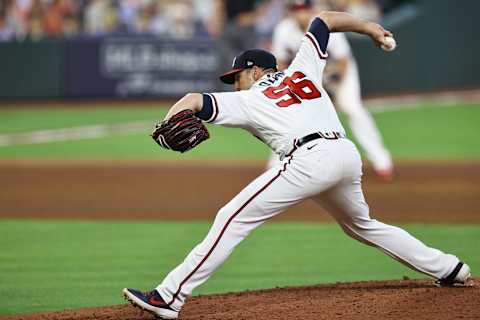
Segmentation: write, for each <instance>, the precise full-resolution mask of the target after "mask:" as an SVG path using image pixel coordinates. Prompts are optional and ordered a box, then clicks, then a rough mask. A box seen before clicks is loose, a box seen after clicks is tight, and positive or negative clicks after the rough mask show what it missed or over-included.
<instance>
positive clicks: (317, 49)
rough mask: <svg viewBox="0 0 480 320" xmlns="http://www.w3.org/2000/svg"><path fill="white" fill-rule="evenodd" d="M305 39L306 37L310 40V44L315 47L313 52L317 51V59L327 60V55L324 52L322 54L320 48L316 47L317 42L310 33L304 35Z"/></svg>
mask: <svg viewBox="0 0 480 320" xmlns="http://www.w3.org/2000/svg"><path fill="white" fill-rule="evenodd" d="M305 37H307V39H308V40H310V42H311V43H312V44H313V46H314V47H315V50H316V51H317V54H318V57H319V58H320V59H322V60H325V59H327V58H328V54H327V53H326V52H325V53H324V52H322V50H320V46H319V45H318V42H317V40H316V39H315V37H314V36H313V35H312V34H311V33H310V32H307V33H306V34H305Z"/></svg>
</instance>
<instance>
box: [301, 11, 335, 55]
mask: <svg viewBox="0 0 480 320" xmlns="http://www.w3.org/2000/svg"><path fill="white" fill-rule="evenodd" d="M305 36H306V37H307V39H309V40H310V42H312V44H313V46H314V47H315V50H316V51H317V53H318V56H319V58H320V59H326V58H327V57H328V54H327V46H328V40H329V39H330V30H329V29H328V26H327V24H326V23H325V22H324V21H323V20H322V19H320V18H315V19H314V20H313V21H312V23H311V24H310V28H308V32H307V33H306V34H305Z"/></svg>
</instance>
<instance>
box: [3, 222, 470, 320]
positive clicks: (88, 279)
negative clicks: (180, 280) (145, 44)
mask: <svg viewBox="0 0 480 320" xmlns="http://www.w3.org/2000/svg"><path fill="white" fill-rule="evenodd" d="M208 227H209V224H208V223H203V222H202V223H194V222H192V223H166V222H80V221H45V220H32V221H26V220H0V234H1V235H2V236H1V237H0V245H1V247H2V250H1V251H0V261H1V264H0V283H1V286H0V297H1V299H0V314H18V313H29V312H36V311H43V310H62V309H65V308H67V309H69V308H79V307H87V306H102V305H112V304H120V303H122V299H121V289H122V288H123V287H126V286H128V287H137V288H141V289H150V288H152V287H154V286H156V285H157V284H158V282H159V281H161V280H162V278H163V277H164V276H165V275H166V274H167V272H168V271H170V270H171V269H172V268H173V267H175V266H176V265H177V264H178V263H180V262H181V261H182V260H183V258H184V257H185V255H186V254H187V253H188V252H189V250H190V249H191V248H192V247H193V246H194V245H195V244H196V243H197V242H199V241H200V240H201V239H202V238H203V236H204V235H205V233H206V232H207V231H208ZM404 227H405V228H406V229H407V230H408V231H410V232H411V233H413V234H414V235H415V236H417V237H419V238H420V239H422V240H423V241H425V242H426V243H427V244H429V245H431V246H434V247H438V248H441V249H442V250H445V251H449V252H454V253H455V254H457V255H458V256H460V257H461V258H464V259H466V260H467V261H468V263H469V264H470V266H471V267H472V269H473V270H474V273H475V272H476V271H475V270H480V257H479V255H478V252H477V250H476V247H475V246H474V245H472V244H475V243H480V225H455V226H451V225H404ZM404 276H407V277H411V278H425V277H426V276H424V275H422V274H418V273H415V272H413V271H411V270H409V269H407V268H406V267H404V266H403V265H401V264H399V263H398V262H396V261H394V260H392V259H390V258H388V257H387V256H385V255H384V254H382V253H380V251H378V250H376V249H373V248H370V247H367V246H365V245H362V244H360V243H358V242H356V241H354V240H352V239H350V238H348V237H347V236H346V235H344V234H343V233H342V232H341V231H340V229H339V227H338V226H337V225H333V224H296V223H289V224H286V223H285V224H284V223H268V224H266V225H264V226H262V227H260V228H259V229H258V230H256V231H254V232H253V234H252V235H251V236H250V237H249V238H247V239H246V240H245V241H244V242H243V243H241V244H240V245H239V247H238V248H237V250H236V251H235V252H234V253H233V255H232V256H231V258H230V259H229V260H228V261H227V262H226V263H225V265H224V266H222V267H221V268H220V270H219V272H217V273H216V274H215V275H214V276H213V277H212V278H211V279H210V280H209V281H208V282H207V283H206V284H205V285H203V286H201V287H200V288H199V289H198V290H197V291H196V292H195V293H196V294H207V293H213V292H230V291H243V290H247V289H259V288H271V287H277V286H280V287H283V286H292V285H306V284H317V283H326V282H327V283H331V282H337V281H358V280H381V279H402V277H404Z"/></svg>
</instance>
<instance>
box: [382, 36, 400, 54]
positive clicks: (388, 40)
mask: <svg viewBox="0 0 480 320" xmlns="http://www.w3.org/2000/svg"><path fill="white" fill-rule="evenodd" d="M396 47H397V42H396V41H395V39H394V38H393V37H390V36H386V37H385V40H384V41H383V44H382V45H381V46H380V48H382V49H383V50H385V51H393V50H395V48H396Z"/></svg>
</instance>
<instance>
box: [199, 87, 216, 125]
mask: <svg viewBox="0 0 480 320" xmlns="http://www.w3.org/2000/svg"><path fill="white" fill-rule="evenodd" d="M195 115H196V116H197V117H198V118H200V119H202V120H203V121H205V122H213V121H215V119H217V116H218V102H217V98H215V96H214V95H213V94H210V93H204V94H203V106H202V110H200V111H199V112H197V113H196V114H195Z"/></svg>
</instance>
